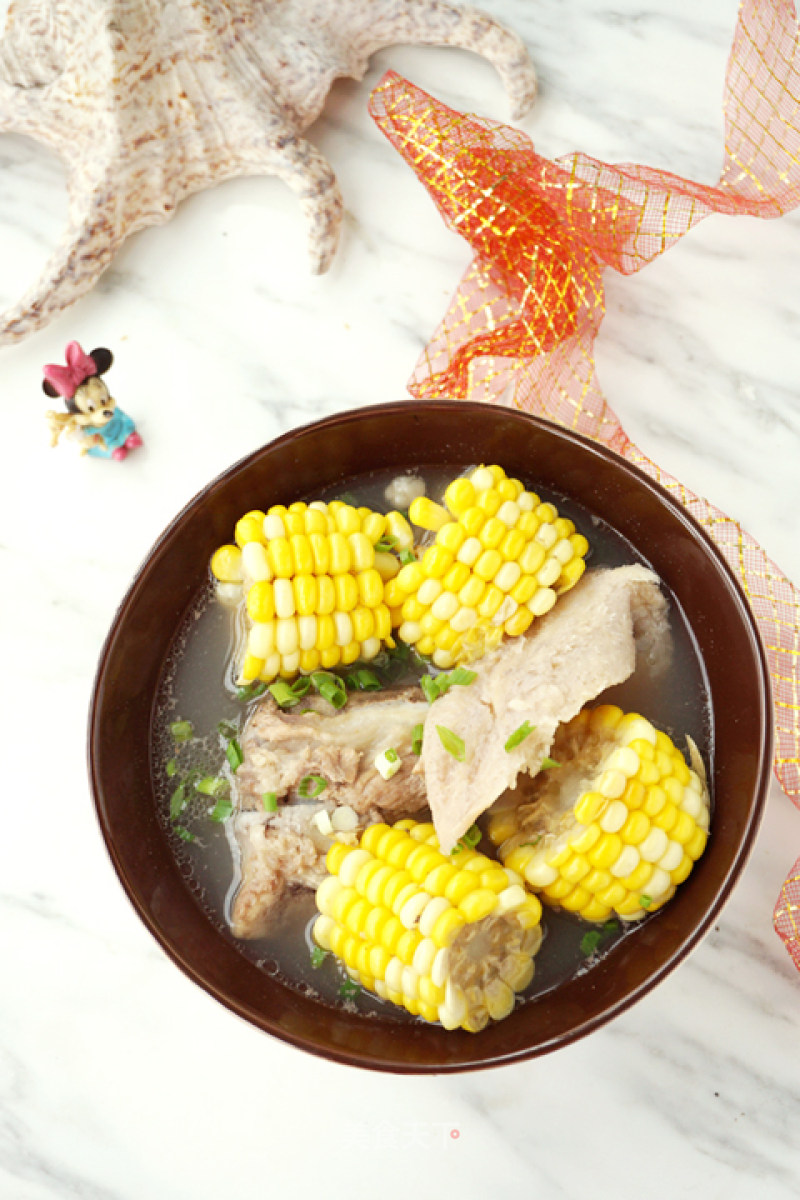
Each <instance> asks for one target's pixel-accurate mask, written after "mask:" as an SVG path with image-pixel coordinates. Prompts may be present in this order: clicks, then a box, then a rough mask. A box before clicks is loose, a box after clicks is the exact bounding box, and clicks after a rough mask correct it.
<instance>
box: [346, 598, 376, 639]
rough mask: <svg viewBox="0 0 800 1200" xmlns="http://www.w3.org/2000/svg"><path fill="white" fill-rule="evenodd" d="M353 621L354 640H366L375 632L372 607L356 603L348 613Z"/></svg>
mask: <svg viewBox="0 0 800 1200" xmlns="http://www.w3.org/2000/svg"><path fill="white" fill-rule="evenodd" d="M350 620H351V621H352V623H353V639H354V640H355V641H356V642H359V643H361V642H366V641H367V639H368V638H371V637H372V636H373V634H374V632H375V617H374V615H373V612H372V609H371V608H367V607H366V606H365V605H363V604H359V605H357V606H356V607H355V608H354V609H353V610H352V612H351V613H350Z"/></svg>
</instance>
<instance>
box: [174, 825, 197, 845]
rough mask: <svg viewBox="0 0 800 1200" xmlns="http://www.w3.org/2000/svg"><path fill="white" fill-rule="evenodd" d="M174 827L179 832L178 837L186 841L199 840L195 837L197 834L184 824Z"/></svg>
mask: <svg viewBox="0 0 800 1200" xmlns="http://www.w3.org/2000/svg"><path fill="white" fill-rule="evenodd" d="M174 829H175V832H176V833H177V835H178V837H179V838H182V839H183V841H184V842H196V841H197V838H196V837H195V835H194V834H193V833H190V832H189V830H188V829H186V828H184V826H183V825H175V826H174Z"/></svg>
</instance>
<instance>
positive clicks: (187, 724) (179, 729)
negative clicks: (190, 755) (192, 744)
mask: <svg viewBox="0 0 800 1200" xmlns="http://www.w3.org/2000/svg"><path fill="white" fill-rule="evenodd" d="M169 731H170V733H171V734H172V740H173V741H174V742H188V741H191V739H192V737H193V736H194V726H193V725H192V722H191V721H173V722H172V724H171V725H170V727H169Z"/></svg>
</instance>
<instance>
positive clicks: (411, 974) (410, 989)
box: [400, 918, 419, 1000]
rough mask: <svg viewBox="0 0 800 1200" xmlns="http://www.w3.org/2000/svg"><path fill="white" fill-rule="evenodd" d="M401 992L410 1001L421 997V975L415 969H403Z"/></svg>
mask: <svg viewBox="0 0 800 1200" xmlns="http://www.w3.org/2000/svg"><path fill="white" fill-rule="evenodd" d="M401 919H402V918H401ZM400 991H401V992H402V993H403V995H404V996H407V997H408V999H409V1000H416V999H417V997H418V996H419V975H418V974H417V972H416V971H415V970H414V968H413V967H403V974H402V975H401V976H400Z"/></svg>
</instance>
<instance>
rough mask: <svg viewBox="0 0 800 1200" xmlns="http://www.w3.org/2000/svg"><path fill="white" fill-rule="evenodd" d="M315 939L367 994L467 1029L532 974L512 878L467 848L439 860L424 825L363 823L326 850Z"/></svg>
mask: <svg viewBox="0 0 800 1200" xmlns="http://www.w3.org/2000/svg"><path fill="white" fill-rule="evenodd" d="M326 865H327V868H328V871H329V872H330V874H329V875H328V876H327V877H326V879H325V880H323V882H322V883H321V884H320V886H319V888H318V889H317V894H316V898H317V907H318V909H319V911H320V916H319V917H318V918H317V920H316V922H315V924H314V929H313V933H314V938H315V940H316V942H317V943H318V945H320V946H321V947H322V948H323V949H324V950H330V951H332V952H333V953H334V954H335V955H336V957H337V958H339V959H340V960H341V961H342V962H343V963H344V965H345V967H346V968H347V971H348V973H349V974H350V976H351V978H353V979H354V980H356V982H358V983H359V984H361V986H362V987H364V988H366V989H367V990H368V991H371V992H374V993H375V994H376V995H378V996H381V997H382V998H383V999H385V1000H390V1001H391V1002H392V1003H393V1004H397V1005H401V1006H402V1007H404V1008H406V1009H407V1010H408V1012H410V1013H412V1014H413V1015H414V1016H420V1017H422V1018H423V1019H424V1020H426V1021H440V1022H441V1023H442V1025H444V1027H445V1028H446V1029H456V1028H459V1027H460V1028H462V1029H466V1030H468V1031H469V1032H472V1033H475V1032H477V1031H478V1030H480V1029H483V1027H484V1026H485V1025H486V1024H487V1022H488V1021H489V1019H490V1018H491V1019H494V1020H500V1019H502V1018H503V1017H506V1016H508V1014H509V1013H510V1012H511V1010H512V1009H513V1007H514V998H515V994H516V993H517V992H520V991H522V990H523V989H524V988H526V987H527V986H528V984H529V983H530V981H531V979H532V978H533V970H534V962H533V959H534V955H535V954H536V952H537V950H538V949H539V945H540V944H541V940H542V932H541V926H540V920H541V914H542V908H541V904H540V903H539V901H538V900H537V898H536V897H535V896H533V895H531V894H530V893H528V892H526V890H525V889H524V888H523V886H522V881H521V879H520V876H519V875H518V874H517V873H516V872H515V871H513V870H510V869H508V868H506V867H502V866H501V865H500V864H499V863H497V862H495V861H494V860H492V859H490V858H487V857H486V856H485V855H483V854H480V853H478V852H477V851H475V850H472V849H467V848H464V849H461V850H460V851H459V852H458V853H457V854H451V855H445V854H442V853H441V851H440V850H439V844H438V842H437V840H436V835H435V833H434V831H433V825H431V824H424V823H418V822H415V821H410V820H407V821H398V822H397V823H396V824H395V825H394V826H391V827H390V826H389V825H385V824H376V825H370V826H369V827H368V828H367V829H366V830H365V831H364V833H363V834H362V836H361V839H360V841H359V844H358V845H357V846H348V845H345V844H343V843H337V844H336V845H334V846H331V848H330V850H329V851H328V856H327V859H326Z"/></svg>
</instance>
